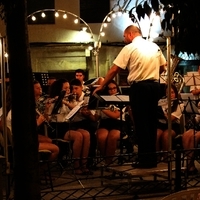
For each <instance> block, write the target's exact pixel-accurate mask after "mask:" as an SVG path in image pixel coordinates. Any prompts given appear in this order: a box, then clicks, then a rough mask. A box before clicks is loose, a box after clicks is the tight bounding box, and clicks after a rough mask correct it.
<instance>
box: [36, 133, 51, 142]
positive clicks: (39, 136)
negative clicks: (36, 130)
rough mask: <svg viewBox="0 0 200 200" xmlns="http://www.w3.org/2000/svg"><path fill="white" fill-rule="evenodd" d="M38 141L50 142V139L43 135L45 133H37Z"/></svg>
mask: <svg viewBox="0 0 200 200" xmlns="http://www.w3.org/2000/svg"><path fill="white" fill-rule="evenodd" d="M38 141H39V142H46V143H52V139H51V138H49V137H47V136H45V135H41V134H38Z"/></svg>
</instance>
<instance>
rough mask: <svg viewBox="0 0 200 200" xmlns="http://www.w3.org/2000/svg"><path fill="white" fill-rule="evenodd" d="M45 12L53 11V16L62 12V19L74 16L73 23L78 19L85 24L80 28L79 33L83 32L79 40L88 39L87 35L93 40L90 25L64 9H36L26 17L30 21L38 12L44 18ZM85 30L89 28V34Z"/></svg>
mask: <svg viewBox="0 0 200 200" xmlns="http://www.w3.org/2000/svg"><path fill="white" fill-rule="evenodd" d="M47 12H54V16H55V17H56V18H57V17H59V16H60V13H63V14H62V17H63V19H66V18H67V17H68V15H70V16H72V17H74V23H75V24H78V23H79V21H81V22H82V23H84V24H85V26H83V27H82V28H81V32H82V33H81V34H84V37H82V36H83V35H82V36H81V40H83V41H87V40H88V36H89V38H90V39H92V40H94V35H93V32H92V30H91V28H90V26H89V25H88V24H87V23H86V22H85V21H84V20H83V19H82V18H80V17H79V16H77V15H76V14H74V13H71V12H68V11H65V10H55V9H43V10H38V11H36V12H33V13H31V14H30V15H28V16H27V18H31V19H32V21H36V17H35V16H38V15H37V14H39V13H40V16H41V17H42V18H44V17H46V14H47ZM87 30H89V34H88V33H87ZM78 36H80V34H78ZM90 42H91V41H90ZM93 42H94V41H93Z"/></svg>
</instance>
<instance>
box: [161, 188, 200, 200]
mask: <svg viewBox="0 0 200 200" xmlns="http://www.w3.org/2000/svg"><path fill="white" fill-rule="evenodd" d="M198 194H200V188H195V189H188V190H183V191H180V192H176V193H173V194H170V195H168V196H166V197H164V198H162V199H161V200H198V199H197V197H198Z"/></svg>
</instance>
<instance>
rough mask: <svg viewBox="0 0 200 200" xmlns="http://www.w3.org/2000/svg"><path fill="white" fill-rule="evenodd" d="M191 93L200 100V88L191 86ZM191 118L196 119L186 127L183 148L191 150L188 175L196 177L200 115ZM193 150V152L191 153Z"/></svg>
mask: <svg viewBox="0 0 200 200" xmlns="http://www.w3.org/2000/svg"><path fill="white" fill-rule="evenodd" d="M198 72H199V73H200V66H199V67H198ZM190 92H191V93H192V94H193V95H194V97H195V99H196V100H197V99H199V94H200V86H199V85H196V86H191V87H190ZM197 106H198V109H199V103H198V105H197ZM191 117H194V120H193V119H192V120H189V121H188V124H187V125H186V126H187V127H188V130H187V131H186V132H185V133H183V137H182V142H183V148H184V149H185V150H189V151H188V152H186V155H187V158H188V165H187V170H188V171H187V174H188V175H195V174H197V173H198V170H197V168H196V166H195V154H194V150H192V149H194V148H196V147H197V146H198V144H200V115H199V114H194V115H192V116H191ZM190 150H191V151H190Z"/></svg>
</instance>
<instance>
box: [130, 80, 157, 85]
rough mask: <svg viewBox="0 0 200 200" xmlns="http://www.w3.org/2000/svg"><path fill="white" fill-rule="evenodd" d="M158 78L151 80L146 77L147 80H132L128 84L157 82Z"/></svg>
mask: <svg viewBox="0 0 200 200" xmlns="http://www.w3.org/2000/svg"><path fill="white" fill-rule="evenodd" d="M158 82H159V81H158V80H152V79H147V80H142V81H132V82H131V83H130V85H132V84H135V83H158Z"/></svg>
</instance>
